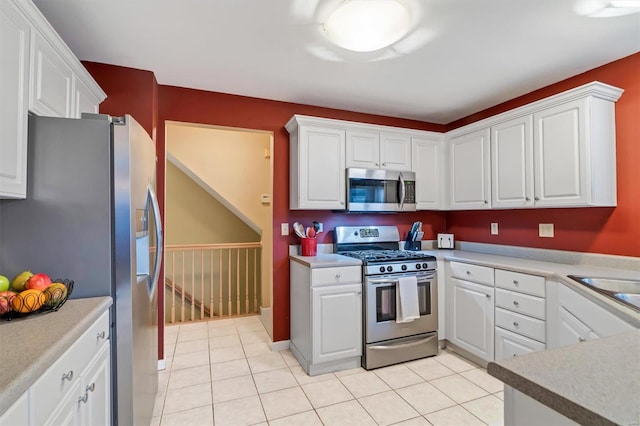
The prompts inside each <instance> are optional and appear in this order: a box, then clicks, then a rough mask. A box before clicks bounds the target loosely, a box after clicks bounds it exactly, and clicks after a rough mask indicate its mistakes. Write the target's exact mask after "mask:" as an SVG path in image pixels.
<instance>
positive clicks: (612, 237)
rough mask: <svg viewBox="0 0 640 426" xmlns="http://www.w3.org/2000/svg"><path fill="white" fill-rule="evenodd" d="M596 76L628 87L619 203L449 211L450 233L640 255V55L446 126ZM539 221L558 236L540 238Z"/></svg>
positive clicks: (620, 137) (620, 127) (619, 106)
mask: <svg viewBox="0 0 640 426" xmlns="http://www.w3.org/2000/svg"><path fill="white" fill-rule="evenodd" d="M594 80H597V81H601V82H603V83H607V84H611V85H613V86H617V87H620V88H622V89H624V93H623V94H622V96H621V97H620V99H619V100H618V102H617V103H616V139H617V146H616V150H617V181H618V205H617V207H615V208H572V209H539V210H524V209H523V210H502V211H465V212H449V213H448V214H447V231H448V232H452V233H454V234H455V235H456V239H457V240H459V241H475V242H482V243H493V244H506V245H517V246H529V247H538V248H549V249H558V250H571V251H580V252H591V253H606V254H615V255H624V256H634V257H638V256H640V195H639V194H640V192H639V190H638V183H639V182H640V167H639V161H640V53H636V54H634V55H632V56H628V57H626V58H623V59H620V60H618V61H615V62H612V63H609V64H607V65H604V66H602V67H599V68H596V69H593V70H590V71H588V72H585V73H584V74H580V75H577V76H575V77H571V78H569V79H567V80H564V81H561V82H559V83H556V84H553V85H551V86H547V87H545V88H543V89H540V90H536V91H535V92H532V93H529V94H527V95H524V96H521V97H519V98H516V99H513V100H511V101H508V102H505V103H503V104H500V105H497V106H495V107H493V108H490V109H487V110H485V111H482V112H479V113H477V114H473V115H471V116H469V117H466V118H463V119H461V120H458V121H455V122H453V123H450V124H449V125H447V130H452V129H455V128H457V127H461V126H463V125H466V124H469V123H472V122H474V121H478V120H481V119H483V118H487V117H489V116H492V115H495V114H498V113H501V112H504V111H507V110H509V109H512V108H516V107H519V106H522V105H524V104H527V103H529V102H533V101H537V100H539V99H542V98H545V97H547V96H551V95H554V94H556V93H559V92H562V91H564V90H568V89H571V88H573V87H576V86H580V85H582V84H585V83H589V82H591V81H594ZM491 222H498V224H499V231H500V233H499V235H490V232H489V231H490V223H491ZM539 223H553V224H554V227H555V238H540V237H538V224H539Z"/></svg>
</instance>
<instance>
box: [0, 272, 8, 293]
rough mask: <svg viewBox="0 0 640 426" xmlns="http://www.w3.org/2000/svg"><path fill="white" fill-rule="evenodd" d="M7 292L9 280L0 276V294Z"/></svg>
mask: <svg viewBox="0 0 640 426" xmlns="http://www.w3.org/2000/svg"><path fill="white" fill-rule="evenodd" d="M7 290H9V278H7V277H5V276H4V275H0V292H3V291H7Z"/></svg>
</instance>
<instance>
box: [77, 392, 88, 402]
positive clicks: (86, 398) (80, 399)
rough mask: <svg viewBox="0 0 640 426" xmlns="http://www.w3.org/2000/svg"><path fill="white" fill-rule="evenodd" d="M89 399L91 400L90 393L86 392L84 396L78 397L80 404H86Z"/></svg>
mask: <svg viewBox="0 0 640 426" xmlns="http://www.w3.org/2000/svg"><path fill="white" fill-rule="evenodd" d="M88 400H89V394H88V393H86V392H85V393H84V396H81V397H79V398H78V404H80V403H83V404H86V403H87V401H88Z"/></svg>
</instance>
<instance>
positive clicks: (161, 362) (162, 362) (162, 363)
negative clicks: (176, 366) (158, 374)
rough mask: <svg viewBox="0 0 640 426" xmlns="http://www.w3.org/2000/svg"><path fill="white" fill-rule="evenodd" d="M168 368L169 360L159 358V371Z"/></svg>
mask: <svg viewBox="0 0 640 426" xmlns="http://www.w3.org/2000/svg"><path fill="white" fill-rule="evenodd" d="M166 369H167V361H165V360H164V359H159V360H158V371H162V370H166Z"/></svg>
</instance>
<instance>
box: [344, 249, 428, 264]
mask: <svg viewBox="0 0 640 426" xmlns="http://www.w3.org/2000/svg"><path fill="white" fill-rule="evenodd" d="M338 254H341V255H344V256H349V257H355V258H356V259H360V260H362V261H364V262H365V263H382V262H385V263H386V262H402V261H407V260H423V259H425V258H429V257H430V256H427V255H424V254H420V253H415V252H410V251H403V250H354V251H341V252H338Z"/></svg>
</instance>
